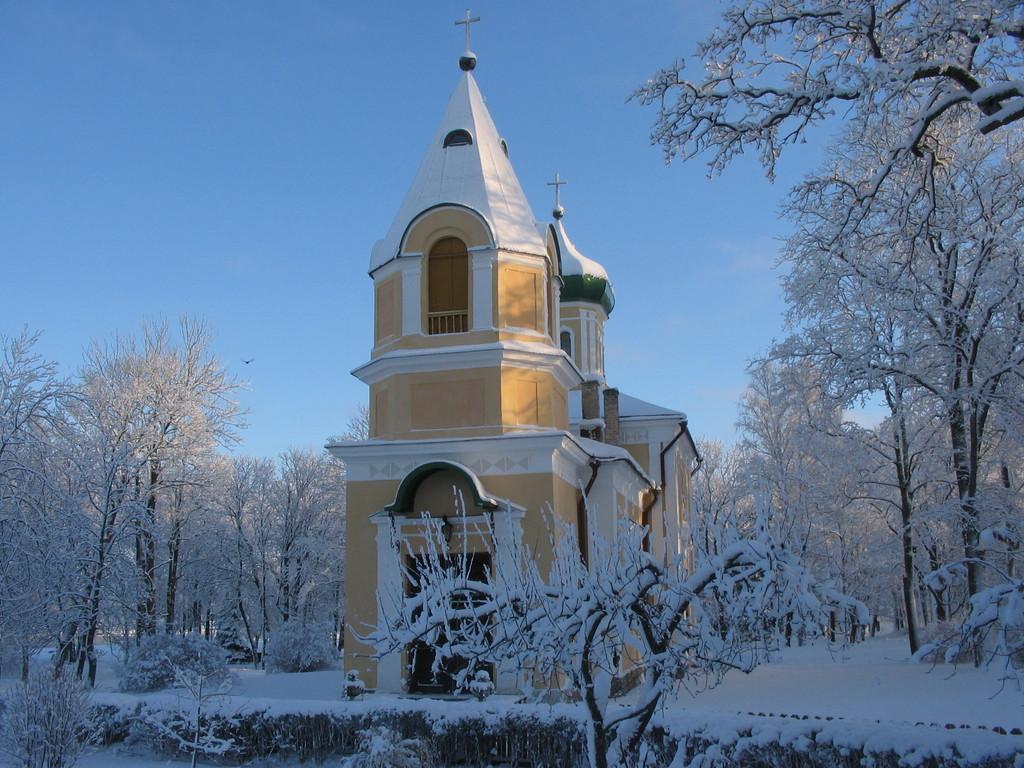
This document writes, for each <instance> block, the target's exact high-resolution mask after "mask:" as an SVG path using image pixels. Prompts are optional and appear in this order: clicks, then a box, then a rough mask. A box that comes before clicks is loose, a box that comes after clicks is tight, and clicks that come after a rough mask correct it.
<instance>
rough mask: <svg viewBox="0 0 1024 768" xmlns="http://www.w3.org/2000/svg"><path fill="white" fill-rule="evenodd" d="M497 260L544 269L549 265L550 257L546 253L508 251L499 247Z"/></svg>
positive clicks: (501, 262)
mask: <svg viewBox="0 0 1024 768" xmlns="http://www.w3.org/2000/svg"><path fill="white" fill-rule="evenodd" d="M497 262H498V263H499V264H513V265H516V266H520V267H530V268H532V269H544V268H545V267H547V264H548V259H547V256H546V255H544V256H535V255H528V254H525V253H520V252H518V251H506V250H504V249H500V248H499V249H498V252H497Z"/></svg>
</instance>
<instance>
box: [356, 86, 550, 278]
mask: <svg viewBox="0 0 1024 768" xmlns="http://www.w3.org/2000/svg"><path fill="white" fill-rule="evenodd" d="M463 131H464V132H466V133H468V134H469V139H470V140H471V142H472V143H466V141H465V137H464V136H461V134H456V132H463ZM446 144H448V146H445V145H446ZM445 204H450V205H462V206H466V207H467V208H471V209H472V210H474V211H476V212H477V213H478V214H479V215H480V216H481V217H483V219H484V220H485V221H486V222H487V224H488V226H489V227H490V230H491V234H492V236H493V238H494V241H495V242H494V244H495V245H496V246H497V247H499V248H503V249H505V250H510V251H518V252H521V253H530V254H535V255H537V256H544V255H545V253H546V249H545V245H544V240H543V239H542V238H541V237H540V235H539V234H538V233H537V229H536V223H535V222H536V219H535V218H534V215H533V211H532V210H531V209H530V204H529V203H528V202H527V200H526V195H524V194H523V189H522V187H521V186H520V185H519V179H518V178H516V172H515V170H513V168H512V163H510V162H509V159H508V154H507V148H506V147H505V145H504V142H503V141H502V140H501V137H500V136H499V135H498V129H497V128H496V127H495V125H494V120H492V119H491V115H490V112H488V111H487V106H486V105H485V104H484V97H483V95H482V94H481V93H480V89H479V88H478V87H477V84H476V80H475V79H474V78H473V75H472V73H471V72H469V71H463V73H462V75H461V76H460V77H459V82H458V84H457V85H456V86H455V91H454V92H453V93H452V96H451V98H450V99H449V100H448V106H447V107H446V108H445V111H444V117H442V118H441V123H440V125H439V126H438V127H437V130H436V131H435V132H434V138H433V139H432V140H431V142H430V146H429V147H428V148H427V151H426V154H425V155H424V157H423V161H422V162H421V163H420V168H419V171H417V173H416V178H415V180H414V181H413V183H412V186H411V187H410V188H409V191H408V192H407V193H406V195H405V200H403V202H402V205H401V206H400V207H399V209H398V214H397V215H396V216H395V219H394V221H393V222H392V224H391V228H390V229H389V230H388V233H387V235H385V236H384V239H383V240H378V241H377V243H376V244H375V245H374V247H373V252H372V255H371V257H370V272H373V271H374V270H376V269H377V268H379V267H381V266H383V265H384V264H386V263H387V262H389V261H391V260H392V259H394V258H395V257H396V256H398V254H399V249H400V248H401V247H402V239H403V237H404V235H405V232H406V229H407V228H408V226H409V224H410V223H412V221H413V220H414V219H415V218H416V217H417V216H419V215H420V214H421V213H423V212H424V211H426V210H428V209H430V208H434V207H436V206H439V205H445Z"/></svg>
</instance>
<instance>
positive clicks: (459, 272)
mask: <svg viewBox="0 0 1024 768" xmlns="http://www.w3.org/2000/svg"><path fill="white" fill-rule="evenodd" d="M467 330H469V252H468V251H467V250H466V244H465V243H464V242H462V241H461V240H460V239H459V238H457V237H445V238H442V239H440V240H438V241H437V242H436V243H435V244H434V247H433V248H431V249H430V255H429V256H428V257H427V333H430V334H437V333H465V332H466V331H467Z"/></svg>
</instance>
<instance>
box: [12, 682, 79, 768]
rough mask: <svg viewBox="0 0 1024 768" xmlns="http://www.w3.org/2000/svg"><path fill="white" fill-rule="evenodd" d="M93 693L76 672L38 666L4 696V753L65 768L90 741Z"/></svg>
mask: <svg viewBox="0 0 1024 768" xmlns="http://www.w3.org/2000/svg"><path fill="white" fill-rule="evenodd" d="M88 718H89V699H88V696H87V694H86V692H85V689H84V688H83V687H82V685H81V683H79V682H78V681H77V680H75V679H74V678H73V677H72V676H71V675H60V676H58V677H54V676H53V673H52V672H51V671H50V670H49V669H40V670H35V671H33V672H32V673H31V674H30V675H29V678H28V680H27V681H26V682H22V683H18V684H17V685H16V686H14V687H13V688H12V689H11V690H10V692H9V693H8V694H7V696H5V697H4V702H3V715H2V718H0V753H3V754H5V755H6V756H7V757H8V759H9V760H10V763H11V765H17V766H21V767H22V768H66V767H67V766H71V765H74V764H75V761H76V760H77V759H78V756H79V754H80V753H81V751H82V748H83V747H84V746H85V745H86V743H87V741H88V735H89V728H88Z"/></svg>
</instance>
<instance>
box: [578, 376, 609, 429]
mask: <svg viewBox="0 0 1024 768" xmlns="http://www.w3.org/2000/svg"><path fill="white" fill-rule="evenodd" d="M580 400H581V409H580V410H581V414H580V415H581V416H582V417H583V423H582V424H580V435H581V436H582V437H589V438H590V439H591V440H603V439H604V437H603V432H604V422H603V421H602V420H601V385H600V383H599V382H598V381H597V380H590V381H584V382H583V387H582V390H581V393H580Z"/></svg>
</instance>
